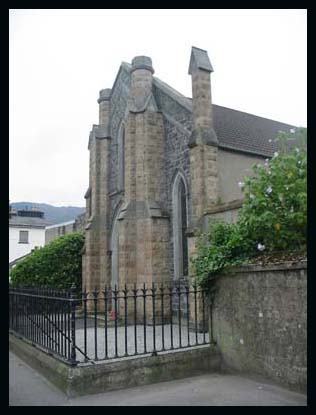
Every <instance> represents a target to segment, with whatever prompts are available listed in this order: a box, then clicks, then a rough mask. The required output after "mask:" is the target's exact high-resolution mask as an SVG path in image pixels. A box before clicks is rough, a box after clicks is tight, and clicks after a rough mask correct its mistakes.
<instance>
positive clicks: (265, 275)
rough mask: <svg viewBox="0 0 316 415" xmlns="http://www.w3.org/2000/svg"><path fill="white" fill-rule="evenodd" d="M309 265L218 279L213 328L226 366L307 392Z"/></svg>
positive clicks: (248, 269) (272, 267) (282, 266)
mask: <svg viewBox="0 0 316 415" xmlns="http://www.w3.org/2000/svg"><path fill="white" fill-rule="evenodd" d="M306 268H307V265H306V262H302V263H298V264H295V265H291V264H288V263H285V264H277V265H269V266H265V267H261V266H247V267H242V268H239V269H237V270H236V271H235V272H232V273H231V274H227V275H222V276H220V277H219V278H218V279H216V281H215V288H216V292H215V297H214V307H213V328H214V338H215V340H216V341H217V344H218V347H219V350H220V351H221V354H222V362H223V368H224V369H225V368H226V369H229V370H236V371H240V372H248V373H255V374H259V375H263V376H267V377H270V378H271V379H273V380H275V381H277V382H278V383H281V384H284V385H285V386H287V387H290V388H293V389H296V390H300V391H303V392H305V388H306V367H307V353H306V352H307V350H306V349H307V339H306V337H307V333H306V331H307V327H306V323H307V321H306V312H307V310H306V303H307V298H306V285H307V279H306V277H307V269H306Z"/></svg>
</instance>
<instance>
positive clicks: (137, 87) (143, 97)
mask: <svg viewBox="0 0 316 415" xmlns="http://www.w3.org/2000/svg"><path fill="white" fill-rule="evenodd" d="M153 73H154V69H153V67H152V61H151V59H150V58H149V57H148V56H136V57H135V58H134V59H133V60H132V68H131V90H130V98H129V109H130V111H132V112H142V111H144V110H145V108H146V107H147V105H148V103H149V101H150V98H151V94H152V80H153V77H152V75H153Z"/></svg>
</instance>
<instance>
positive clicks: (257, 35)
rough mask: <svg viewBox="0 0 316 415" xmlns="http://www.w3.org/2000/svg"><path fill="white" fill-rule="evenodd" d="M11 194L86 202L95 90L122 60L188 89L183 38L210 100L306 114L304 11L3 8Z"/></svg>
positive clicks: (293, 119) (278, 115)
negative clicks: (208, 73) (148, 65)
mask: <svg viewBox="0 0 316 415" xmlns="http://www.w3.org/2000/svg"><path fill="white" fill-rule="evenodd" d="M9 19H10V80H9V85H10V103H9V105H10V138H9V139H10V145H9V150H10V158H9V163H10V164H9V166H10V200H11V202H16V201H31V202H46V203H50V204H54V205H56V206H65V205H66V206H67V205H72V206H84V197H83V196H84V193H85V191H86V190H87V188H88V169H89V164H88V160H89V154H88V149H87V145H88V137H89V132H90V130H91V126H92V124H97V123H98V104H97V102H96V100H97V98H98V93H99V90H100V89H102V88H111V87H112V85H113V82H114V79H115V76H116V74H117V71H118V69H119V65H120V63H121V62H122V61H125V62H131V60H132V59H133V57H134V56H137V55H147V56H150V57H151V58H152V61H153V66H154V69H155V76H157V77H158V78H160V79H162V80H163V81H164V82H167V83H168V84H170V85H171V86H172V87H174V88H175V89H177V90H178V91H179V92H181V93H182V94H184V95H186V96H188V97H191V96H192V94H191V79H190V76H189V75H188V64H189V58H190V49H191V46H192V45H193V46H197V47H200V48H202V49H206V50H207V51H208V53H209V56H210V60H211V62H212V65H213V68H214V73H213V74H212V95H213V102H214V103H215V104H218V105H222V106H225V107H229V108H234V109H238V110H241V111H245V112H250V113H252V114H256V115H260V116H263V117H267V118H271V119H275V120H278V121H283V122H286V123H289V124H294V125H297V126H306V123H307V103H306V97H307V50H306V49H307V13H306V11H305V10H303V9H302V10H22V9H19V10H14V9H13V10H12V9H11V10H10V12H9Z"/></svg>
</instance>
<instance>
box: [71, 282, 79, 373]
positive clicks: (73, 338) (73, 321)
mask: <svg viewBox="0 0 316 415" xmlns="http://www.w3.org/2000/svg"><path fill="white" fill-rule="evenodd" d="M70 307H71V354H70V363H71V365H72V366H75V365H76V364H77V363H78V362H77V361H76V286H75V284H72V286H71V288H70Z"/></svg>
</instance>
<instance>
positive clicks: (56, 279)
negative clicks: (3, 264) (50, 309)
mask: <svg viewBox="0 0 316 415" xmlns="http://www.w3.org/2000/svg"><path fill="white" fill-rule="evenodd" d="M83 244H84V235H83V234H81V233H73V234H70V235H65V236H61V237H59V238H57V239H55V240H54V241H52V242H50V243H49V244H48V245H45V246H44V247H42V248H39V249H37V250H36V251H34V252H32V253H31V254H30V255H29V256H27V257H26V258H24V259H23V260H22V261H20V262H18V263H17V265H16V266H15V267H14V268H13V269H12V270H11V274H10V277H11V283H12V284H13V285H28V286H29V285H38V286H39V285H47V286H51V287H55V288H61V289H63V288H69V287H70V286H71V285H72V284H73V283H75V285H76V287H77V288H78V290H80V289H81V279H82V277H81V273H82V259H81V258H82V252H81V251H82V248H83Z"/></svg>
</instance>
